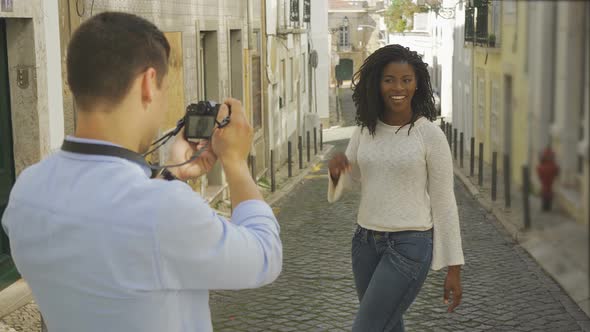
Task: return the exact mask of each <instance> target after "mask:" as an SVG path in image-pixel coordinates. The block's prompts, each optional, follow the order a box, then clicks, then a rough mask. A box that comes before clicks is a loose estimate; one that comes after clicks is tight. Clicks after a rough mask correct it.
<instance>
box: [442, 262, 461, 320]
mask: <svg viewBox="0 0 590 332" xmlns="http://www.w3.org/2000/svg"><path fill="white" fill-rule="evenodd" d="M451 293H452V296H453V299H452V302H451V303H450V304H449V297H450V295H451ZM462 297H463V288H462V287H461V265H454V266H449V268H448V271H447V277H446V279H445V289H444V303H445V304H448V305H449V309H448V312H453V310H455V308H457V307H458V306H459V304H461V298H462Z"/></svg>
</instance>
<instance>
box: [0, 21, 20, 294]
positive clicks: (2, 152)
mask: <svg viewBox="0 0 590 332" xmlns="http://www.w3.org/2000/svg"><path fill="white" fill-rule="evenodd" d="M8 89H9V84H8V58H7V49H6V21H4V20H3V19H0V216H1V215H2V214H3V213H4V209H5V208H6V204H8V197H9V195H10V189H11V188H12V185H13V184H14V179H15V177H14V160H13V154H12V123H11V120H10V93H9V90H8ZM18 278H19V275H18V272H17V271H16V268H15V267H14V264H13V262H12V259H11V258H10V245H9V244H8V237H6V234H5V233H4V229H3V228H2V227H0V290H2V289H4V288H6V286H9V285H10V284H11V283H12V282H14V281H15V280H16V279H18Z"/></svg>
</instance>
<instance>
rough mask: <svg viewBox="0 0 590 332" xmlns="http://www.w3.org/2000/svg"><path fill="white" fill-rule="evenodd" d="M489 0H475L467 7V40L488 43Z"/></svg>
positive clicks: (477, 43) (482, 43)
mask: <svg viewBox="0 0 590 332" xmlns="http://www.w3.org/2000/svg"><path fill="white" fill-rule="evenodd" d="M488 8H489V1H488V0H475V1H474V6H473V7H467V8H465V42H472V43H475V44H476V45H488V35H489V32H488Z"/></svg>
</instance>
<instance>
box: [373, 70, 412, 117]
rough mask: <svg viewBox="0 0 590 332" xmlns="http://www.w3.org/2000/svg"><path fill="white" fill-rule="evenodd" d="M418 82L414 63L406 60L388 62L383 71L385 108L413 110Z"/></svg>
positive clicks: (389, 110) (382, 87)
mask: <svg viewBox="0 0 590 332" xmlns="http://www.w3.org/2000/svg"><path fill="white" fill-rule="evenodd" d="M417 84H418V82H416V73H415V72H414V67H412V65H410V64H408V63H405V62H390V63H389V64H387V65H386V66H385V68H383V72H382V73H381V97H382V98H383V104H384V105H385V110H386V111H388V112H394V113H404V112H411V111H412V107H411V105H412V98H413V97H414V93H415V92H416V87H417Z"/></svg>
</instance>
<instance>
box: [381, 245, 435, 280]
mask: <svg viewBox="0 0 590 332" xmlns="http://www.w3.org/2000/svg"><path fill="white" fill-rule="evenodd" d="M388 249H389V254H390V256H391V257H392V260H393V261H394V263H395V264H396V265H397V266H399V269H400V270H401V272H403V273H404V274H405V275H406V276H408V277H409V278H412V279H417V278H418V276H419V275H420V273H422V271H423V270H424V269H427V268H428V267H429V266H430V262H431V259H432V239H430V238H427V237H403V238H395V239H392V238H390V239H389V240H388Z"/></svg>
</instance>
